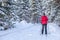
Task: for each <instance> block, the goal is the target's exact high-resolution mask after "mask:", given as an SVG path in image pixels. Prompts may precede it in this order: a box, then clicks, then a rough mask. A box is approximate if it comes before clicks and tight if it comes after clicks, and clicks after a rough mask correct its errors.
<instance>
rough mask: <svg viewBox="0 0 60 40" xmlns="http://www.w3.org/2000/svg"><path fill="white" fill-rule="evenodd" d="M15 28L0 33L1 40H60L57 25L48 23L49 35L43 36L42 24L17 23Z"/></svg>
mask: <svg viewBox="0 0 60 40" xmlns="http://www.w3.org/2000/svg"><path fill="white" fill-rule="evenodd" d="M15 23H16V24H14V26H15V28H12V29H9V30H6V31H0V40H60V31H59V30H60V28H59V27H58V25H57V24H55V23H48V35H47V36H46V35H45V34H43V35H42V34H41V27H42V26H41V24H40V23H39V24H37V23H35V24H32V23H27V22H26V21H21V22H17V21H16V22H15Z"/></svg>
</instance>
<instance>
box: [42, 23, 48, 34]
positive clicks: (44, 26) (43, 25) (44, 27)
mask: <svg viewBox="0 0 60 40" xmlns="http://www.w3.org/2000/svg"><path fill="white" fill-rule="evenodd" d="M44 29H45V34H47V24H42V34H43V32H44Z"/></svg>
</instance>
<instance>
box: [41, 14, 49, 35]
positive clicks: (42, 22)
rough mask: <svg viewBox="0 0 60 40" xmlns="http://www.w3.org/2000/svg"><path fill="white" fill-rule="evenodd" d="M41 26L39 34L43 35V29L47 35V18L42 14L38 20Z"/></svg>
mask: <svg viewBox="0 0 60 40" xmlns="http://www.w3.org/2000/svg"><path fill="white" fill-rule="evenodd" d="M40 21H41V24H42V31H41V33H42V34H43V32H44V29H45V34H46V35H47V22H48V17H47V16H46V15H45V13H43V16H41V18H40Z"/></svg>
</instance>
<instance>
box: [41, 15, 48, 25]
mask: <svg viewBox="0 0 60 40" xmlns="http://www.w3.org/2000/svg"><path fill="white" fill-rule="evenodd" d="M40 20H41V23H42V24H47V21H48V18H47V16H41V19H40Z"/></svg>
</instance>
